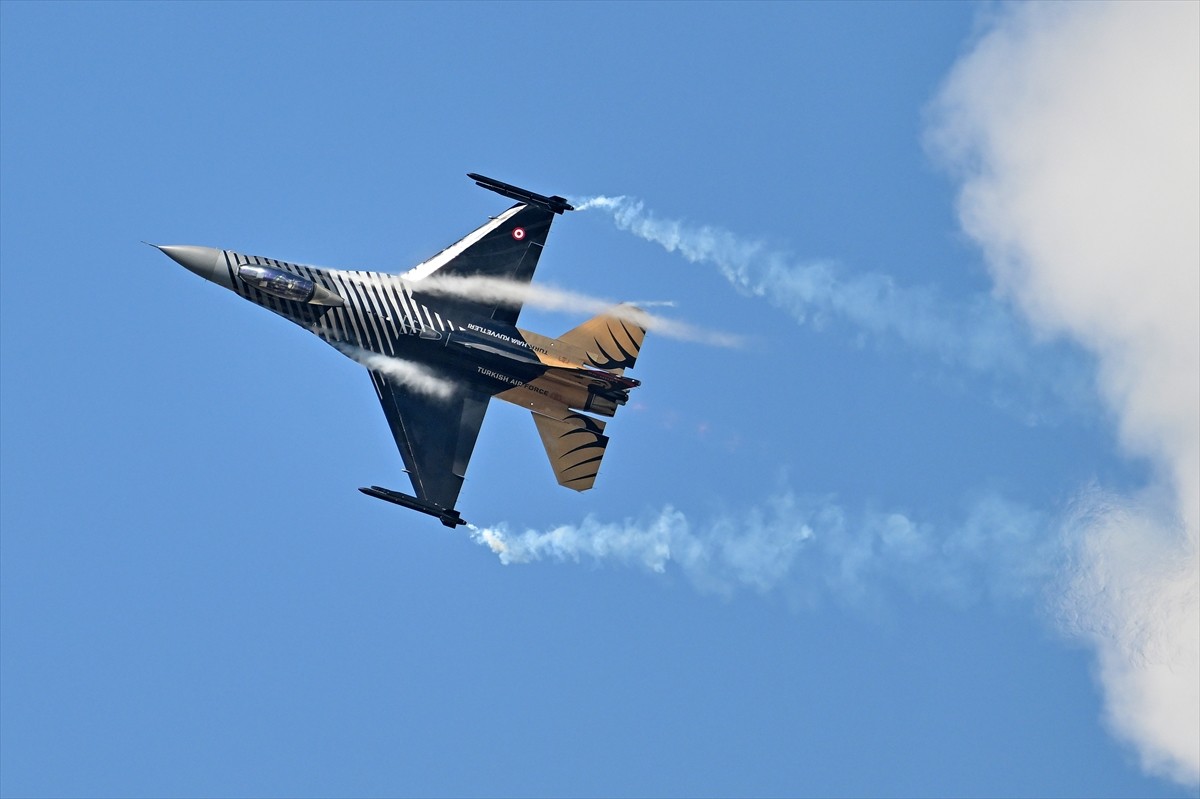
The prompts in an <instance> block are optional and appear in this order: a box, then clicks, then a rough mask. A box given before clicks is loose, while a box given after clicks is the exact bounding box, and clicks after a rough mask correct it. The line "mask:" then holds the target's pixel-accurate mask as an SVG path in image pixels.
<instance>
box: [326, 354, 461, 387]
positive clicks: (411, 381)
mask: <svg viewBox="0 0 1200 799" xmlns="http://www.w3.org/2000/svg"><path fill="white" fill-rule="evenodd" d="M333 346H334V347H336V348H337V349H338V351H339V352H341V353H342V354H343V355H345V356H346V357H348V358H350V359H351V360H353V361H357V362H358V363H360V364H362V365H363V366H365V367H367V368H368V369H372V370H374V371H377V372H383V373H384V374H385V375H387V376H388V377H390V378H392V379H393V380H396V381H397V382H399V383H400V384H402V385H404V386H407V387H408V388H411V389H412V390H413V391H416V392H418V393H420V394H425V395H426V396H430V397H434V398H435V399H449V398H450V395H451V394H453V393H454V382H453V381H451V380H447V379H446V378H444V377H441V376H439V375H437V374H436V373H434V372H433V371H432V370H430V369H428V368H426V367H424V366H422V365H421V364H418V363H414V362H412V361H406V360H404V359H403V358H393V357H390V356H388V355H380V354H379V353H377V352H371V351H370V350H364V349H363V348H362V347H355V346H354V345H352V344H344V343H334V345H333Z"/></svg>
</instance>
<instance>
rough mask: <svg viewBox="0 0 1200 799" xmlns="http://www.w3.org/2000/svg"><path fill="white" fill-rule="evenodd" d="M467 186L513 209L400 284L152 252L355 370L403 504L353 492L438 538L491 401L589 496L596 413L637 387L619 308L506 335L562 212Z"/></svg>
mask: <svg viewBox="0 0 1200 799" xmlns="http://www.w3.org/2000/svg"><path fill="white" fill-rule="evenodd" d="M468 177H470V178H472V179H473V180H475V182H476V184H477V185H479V186H482V187H483V188H485V189H490V190H492V191H494V192H496V193H498V194H501V195H503V196H505V197H508V198H510V199H514V200H516V201H517V203H516V205H513V206H512V207H511V208H509V209H508V210H507V211H505V212H504V213H502V214H500V215H499V216H496V217H493V218H491V219H490V220H489V221H488V222H487V223H486V224H484V225H483V226H482V227H480V228H478V229H476V230H474V231H472V232H471V233H469V234H467V236H465V237H464V238H463V239H461V240H460V241H458V242H456V243H455V244H452V245H450V246H449V247H447V248H446V249H444V250H442V251H441V252H439V253H438V254H437V255H435V256H433V257H432V258H430V259H429V260H427V261H424V262H422V263H420V264H417V265H416V266H415V267H413V268H412V269H410V270H409V271H408V272H406V273H404V274H401V275H392V274H387V273H383V272H363V271H358V270H342V269H323V268H318V267H313V266H302V265H300V264H293V263H287V262H286V261H277V260H274V259H272V258H262V257H259V256H254V255H243V254H242V253H238V252H234V251H233V250H218V249H213V248H211V247H195V246H187V245H173V246H165V245H154V246H156V247H158V249H159V250H161V251H162V252H164V253H166V254H167V255H168V256H170V257H171V258H172V259H173V260H175V261H176V262H177V263H179V264H180V265H182V266H184V267H186V268H187V269H188V270H190V271H192V272H195V273H196V274H197V275H200V277H202V278H204V279H205V280H210V281H212V282H213V283H216V284H218V285H221V286H224V287H225V288H227V289H230V290H231V291H233V292H235V293H236V294H238V295H239V296H241V297H243V298H244V299H247V300H249V301H250V302H253V303H254V304H256V305H261V306H262V307H264V308H266V309H268V310H270V311H273V312H275V313H277V314H279V315H280V316H282V317H284V318H285V319H288V320H290V321H292V322H295V323H296V324H298V325H300V326H301V327H303V328H304V329H305V330H308V331H309V332H311V333H315V334H316V335H317V336H319V337H320V338H321V339H322V340H324V341H326V342H328V343H329V344H331V345H333V346H334V347H335V348H337V349H338V350H339V351H341V352H342V353H343V354H346V355H349V356H350V357H352V358H354V359H355V360H356V361H358V362H360V363H363V364H364V365H366V366H367V369H368V371H369V372H370V375H371V382H372V383H373V384H374V386H375V393H376V394H378V395H379V401H380V403H381V404H382V405H383V413H384V415H385V416H386V417H387V421H388V425H389V426H390V427H391V429H392V435H393V436H394V437H395V439H396V446H397V447H399V448H400V456H401V457H402V458H403V459H404V466H405V471H407V472H408V476H409V478H410V479H411V481H412V487H413V492H414V494H415V496H413V495H410V494H404V493H401V492H399V491H393V490H391V489H387V488H382V487H380V486H370V487H368V488H360V489H359V490H360V491H362V492H363V493H364V494H368V495H370V496H373V497H378V498H379V499H385V500H387V501H388V502H394V503H396V504H397V505H402V506H404V507H406V508H411V509H413V510H418V511H421V512H422V513H427V514H429V515H431V516H434V517H436V518H438V519H439V520H441V522H442V524H444V525H446V526H447V527H450V528H454V527H456V526H457V525H460V524H466V522H465V521H463V519H462V517H461V516H460V515H459V513H458V511H457V510H455V508H454V506H455V503H456V502H457V501H458V495H459V492H460V491H461V490H462V485H463V478H464V477H465V476H466V473H467V463H468V462H469V461H470V459H471V452H472V451H473V450H474V448H475V440H476V438H477V437H478V436H479V428H480V426H481V425H482V424H483V416H484V412H485V411H487V407H488V401H489V400H491V399H492V398H493V397H496V398H498V399H502V400H505V401H506V402H511V403H513V404H514V405H520V406H521V407H523V408H526V409H528V410H530V411H532V413H533V421H534V423H535V424H536V425H537V430H538V433H539V434H540V435H541V439H542V444H543V445H544V446H545V448H546V454H547V455H548V456H549V457H550V465H551V467H552V468H553V469H554V474H555V476H556V477H557V478H558V482H559V484H561V485H564V486H566V487H567V488H571V489H574V490H576V491H585V490H587V489H589V488H591V487H592V484H593V483H594V482H595V480H596V473H597V471H598V470H599V468H600V462H601V459H602V458H603V457H604V452H605V447H607V445H608V436H606V435H605V434H604V426H605V423H604V421H602V420H601V419H598V418H596V416H597V415H598V416H606V417H611V416H613V415H614V414H615V413H616V410H617V408H618V407H619V406H621V405H624V404H625V402H626V401H627V400H628V399H629V392H630V390H632V389H634V388H636V387H637V386H638V385H640V383H639V382H638V381H637V380H633V379H631V378H628V377H626V376H625V374H624V372H625V370H626V369H628V368H630V367H632V366H633V365H634V362H635V361H636V360H637V356H638V352H639V351H640V350H641V347H642V340H643V338H644V337H645V334H646V330H645V327H643V326H642V325H640V324H638V323H637V321H636V320H637V319H638V318H639V316H638V313H639V312H638V311H637V309H635V308H633V307H632V306H617V307H616V308H614V309H612V311H610V312H608V313H604V314H601V315H600V316H597V317H595V318H594V319H591V320H589V321H587V322H584V323H583V324H582V325H580V326H579V327H576V328H574V329H573V330H570V331H568V332H567V333H565V334H563V335H562V336H559V337H558V338H549V337H547V336H541V335H538V334H537V333H531V332H529V331H527V330H521V329H520V328H518V327H516V323H517V316H518V315H519V314H520V312H521V302H520V300H519V297H520V296H521V293H522V291H523V290H524V289H525V287H527V286H528V285H529V282H530V281H531V280H532V279H533V272H534V269H536V268H537V263H538V258H539V257H540V256H541V254H542V248H543V247H544V246H545V244H546V236H547V235H548V234H549V233H550V223H551V222H553V221H554V217H555V215H556V214H561V213H563V212H564V211H573V210H574V208H572V207H571V206H570V205H569V204H568V203H567V201H566V200H565V199H564V198H562V197H557V196H554V197H546V196H543V195H541V194H536V193H534V192H531V191H527V190H525V189H521V188H518V187H516V186H512V185H510V184H508V183H501V182H500V181H498V180H492V179H491V178H486V177H483V176H482V175H476V174H470V175H468ZM414 375H416V376H417V377H418V378H419V379H414V377H413V376H414ZM430 384H432V385H430Z"/></svg>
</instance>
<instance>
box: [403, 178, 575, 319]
mask: <svg viewBox="0 0 1200 799" xmlns="http://www.w3.org/2000/svg"><path fill="white" fill-rule="evenodd" d="M469 177H470V178H471V179H472V180H474V181H475V182H476V185H478V186H482V187H483V188H485V189H488V190H490V191H494V192H496V193H497V194H501V195H503V196H505V197H509V198H512V199H516V200H520V202H518V203H517V204H516V205H514V206H512V207H511V208H509V209H508V210H507V211H505V212H504V213H502V214H500V215H499V216H497V217H493V218H492V219H489V220H488V222H487V223H486V224H484V225H481V226H480V227H478V228H476V229H475V230H473V231H471V232H470V233H468V234H467V235H466V236H464V237H463V238H461V239H459V240H458V241H456V242H455V243H454V244H451V245H450V246H449V247H447V248H446V249H444V250H442V251H441V252H439V253H438V254H437V255H435V256H433V257H432V258H430V259H429V260H427V261H423V262H421V263H419V264H417V265H416V266H414V267H413V268H412V269H410V270H408V271H407V272H405V273H404V274H403V275H402V277H404V278H405V279H406V280H411V281H416V282H417V283H418V285H416V286H414V288H415V289H416V290H417V291H418V292H420V285H419V281H421V280H424V279H426V278H429V277H455V278H457V277H485V278H497V279H500V280H508V281H513V282H515V283H517V284H519V285H522V286H524V285H528V284H529V281H531V280H533V272H534V270H535V269H537V263H538V258H540V257H541V255H542V248H543V247H545V246H546V237H547V236H548V235H549V234H550V223H551V222H553V221H554V215H555V214H561V213H563V212H564V211H571V210H574V209H573V208H572V207H571V206H570V205H568V204H567V201H566V200H565V199H563V198H562V197H558V196H554V197H546V196H543V195H541V194H536V193H534V192H531V191H528V190H526V189H521V188H518V187H517V186H512V185H510V184H508V183H502V182H500V181H498V180H493V179H492V178H487V177H484V176H483V175H476V174H474V173H472V174H470V175H469ZM436 304H437V305H438V306H439V307H446V308H447V311H448V313H449V315H451V316H453V315H455V314H454V312H455V311H465V312H466V315H474V314H478V315H480V316H489V317H491V318H492V319H495V320H496V321H497V322H502V323H504V324H509V325H515V324H516V323H517V317H518V316H519V315H520V314H521V306H520V304H519V303H518V304H515V305H514V304H511V303H497V302H494V301H491V302H489V301H486V300H467V299H464V298H461V297H446V296H444V295H442V296H439V297H438V299H437V300H436Z"/></svg>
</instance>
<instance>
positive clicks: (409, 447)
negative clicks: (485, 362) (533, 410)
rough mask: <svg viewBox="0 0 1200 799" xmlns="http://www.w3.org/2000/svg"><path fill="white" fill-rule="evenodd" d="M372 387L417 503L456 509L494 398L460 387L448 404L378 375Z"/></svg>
mask: <svg viewBox="0 0 1200 799" xmlns="http://www.w3.org/2000/svg"><path fill="white" fill-rule="evenodd" d="M371 382H372V383H374V384H375V391H376V393H377V394H378V395H379V401H380V404H382V405H383V413H384V415H385V416H386V417H387V421H388V425H389V426H390V427H391V428H392V436H393V437H394V438H395V439H396V446H397V447H399V449H400V457H402V458H403V459H404V467H405V470H406V471H407V472H408V476H409V478H410V479H411V480H412V485H413V491H415V492H416V495H417V499H419V500H421V501H422V502H425V503H432V504H433V505H436V506H437V507H438V508H441V509H443V510H448V511H449V510H453V509H454V503H455V502H456V501H457V500H458V493H459V491H461V490H462V484H463V478H464V477H465V476H466V473H467V463H468V462H469V461H470V460H471V452H472V451H473V450H474V449H475V440H476V439H477V438H478V437H479V428H480V427H481V426H482V425H483V415H484V412H486V411H487V405H488V400H489V399H490V397H489V396H488V395H487V394H483V393H480V392H477V391H470V390H467V389H461V388H460V389H459V390H458V391H456V393H455V394H453V395H451V396H450V397H449V398H448V399H441V398H438V397H429V396H425V395H423V394H418V393H417V392H415V391H413V390H412V389H410V388H406V387H404V386H400V385H397V384H396V383H394V382H392V381H391V380H390V379H389V378H388V376H387V375H385V374H383V373H381V372H378V371H371ZM426 512H428V511H426Z"/></svg>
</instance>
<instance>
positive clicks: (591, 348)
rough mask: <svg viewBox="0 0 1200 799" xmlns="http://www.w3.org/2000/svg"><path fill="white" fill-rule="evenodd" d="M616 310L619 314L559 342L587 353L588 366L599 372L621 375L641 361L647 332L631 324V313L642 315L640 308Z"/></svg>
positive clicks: (607, 315) (592, 321)
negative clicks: (601, 370) (638, 360)
mask: <svg viewBox="0 0 1200 799" xmlns="http://www.w3.org/2000/svg"><path fill="white" fill-rule="evenodd" d="M613 310H614V311H619V313H612V312H609V313H602V314H600V315H599V316H596V317H593V318H592V319H589V320H588V321H586V322H584V323H583V324H582V325H580V326H579V327H577V328H575V329H574V330H570V331H568V332H566V333H564V334H563V335H561V336H559V337H558V338H559V341H564V342H566V343H567V344H570V345H572V346H574V347H578V348H579V349H581V350H583V351H584V352H585V353H587V362H588V363H589V364H591V365H592V366H595V367H596V368H597V369H606V370H608V371H610V372H616V373H617V374H620V373H622V372H623V371H624V370H626V369H630V368H632V367H633V364H634V362H635V361H637V357H638V353H639V352H640V351H641V349H642V340H643V339H644V338H645V337H646V328H644V327H642V326H641V325H639V324H637V323H636V322H631V321H629V317H630V315H631V312H632V313H634V314H636V313H640V309H639V308H637V307H635V306H633V305H618V306H617V307H616V308H614V309H613Z"/></svg>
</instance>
